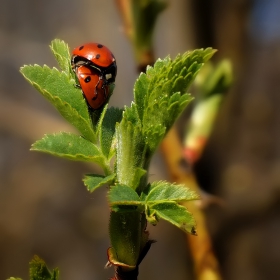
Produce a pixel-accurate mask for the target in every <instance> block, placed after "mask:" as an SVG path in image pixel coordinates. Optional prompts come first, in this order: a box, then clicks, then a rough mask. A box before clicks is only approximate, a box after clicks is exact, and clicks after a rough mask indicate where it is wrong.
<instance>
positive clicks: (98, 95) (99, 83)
mask: <svg viewBox="0 0 280 280" xmlns="http://www.w3.org/2000/svg"><path fill="white" fill-rule="evenodd" d="M75 73H76V76H77V78H78V80H79V83H80V87H81V89H82V91H83V94H84V97H85V99H86V101H87V103H88V105H89V107H90V108H91V109H93V110H97V109H99V108H100V107H101V106H102V105H103V104H105V103H106V101H107V100H108V96H109V86H108V84H107V82H106V81H105V79H104V78H103V77H102V75H100V72H99V71H98V70H96V69H95V68H92V67H89V66H88V65H81V66H79V67H75Z"/></svg>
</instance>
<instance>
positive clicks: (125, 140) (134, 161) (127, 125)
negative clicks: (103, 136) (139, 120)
mask: <svg viewBox="0 0 280 280" xmlns="http://www.w3.org/2000/svg"><path fill="white" fill-rule="evenodd" d="M116 140H117V145H116V173H117V181H118V182H119V183H120V184H122V185H127V186H130V187H131V188H133V189H137V188H138V187H139V185H138V182H139V180H138V179H137V177H138V178H139V175H141V174H142V175H144V173H143V172H142V171H141V169H142V168H144V167H145V163H146V161H145V160H146V154H145V149H146V147H145V142H144V139H143V138H142V134H141V127H140V125H139V124H138V125H135V124H133V123H131V122H130V121H128V120H127V118H126V116H125V115H124V116H123V118H122V121H121V122H120V123H119V124H117V127H116ZM139 168H140V170H139ZM144 169H145V168H144ZM145 174H146V173H145ZM136 179H137V180H136Z"/></svg>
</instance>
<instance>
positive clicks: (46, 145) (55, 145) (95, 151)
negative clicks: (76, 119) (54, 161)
mask: <svg viewBox="0 0 280 280" xmlns="http://www.w3.org/2000/svg"><path fill="white" fill-rule="evenodd" d="M31 150H32V151H40V152H45V153H49V154H52V155H54V156H58V157H63V158H67V159H71V160H78V161H89V162H95V163H96V164H99V165H100V166H101V167H103V168H104V167H106V159H105V158H104V156H103V155H102V153H101V151H100V150H99V148H98V147H97V146H96V145H94V144H93V143H91V142H90V141H88V140H86V139H85V138H83V137H81V136H78V135H76V134H72V133H66V132H61V133H57V134H47V135H45V136H44V138H42V139H41V140H38V141H36V142H35V143H34V144H33V145H32V147H31Z"/></svg>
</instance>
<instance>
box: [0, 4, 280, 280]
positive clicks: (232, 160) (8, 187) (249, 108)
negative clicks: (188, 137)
mask: <svg viewBox="0 0 280 280" xmlns="http://www.w3.org/2000/svg"><path fill="white" fill-rule="evenodd" d="M169 2H170V5H169V8H168V9H167V10H166V11H165V12H164V13H163V14H162V15H161V16H160V18H159V21H158V23H157V26H156V33H155V54H156V57H165V56H166V55H168V54H170V55H171V57H174V56H175V55H176V54H177V53H178V52H181V53H182V52H184V51H186V50H188V49H193V48H197V47H207V46H212V47H214V48H217V49H219V53H218V54H217V55H216V58H215V59H217V60H218V59H220V58H224V57H229V58H231V59H232V61H233V64H234V69H235V84H234V86H233V88H232V90H231V91H230V92H229V94H228V95H227V97H226V100H225V102H224V103H223V106H222V108H221V112H220V114H219V117H218V119H217V123H216V125H215V129H214V132H213V135H212V137H211V139H210V142H209V145H208V146H207V148H206V151H205V153H204V156H203V158H202V160H201V161H200V162H199V163H198V165H197V166H196V172H197V176H198V179H199V181H200V182H201V185H202V187H203V188H204V189H206V190H207V191H209V192H211V193H214V194H216V195H219V196H220V197H221V198H223V199H224V201H225V202H226V206H225V207H224V208H221V207H220V206H218V205H212V206H210V207H209V208H207V209H206V210H205V212H206V215H207V217H208V224H209V229H210V232H211V234H212V236H213V241H214V245H215V251H216V253H217V256H218V259H219V261H220V263H221V269H222V273H223V276H224V279H233V280H235V279H246V280H250V279H252V280H256V279H278V278H279V273H280V266H279V260H280V245H279V234H280V223H279V217H280V211H279V202H280V191H279V187H280V159H279V155H280V148H279V147H280V145H279V143H280V141H279V140H280V127H279V123H280V122H279V120H280V110H279V104H280V94H279V93H280V92H279V89H280V79H279V77H280V75H279V73H280V71H279V70H280V69H279V68H280V66H279V65H280V63H279V62H280V51H279V33H280V29H279V28H278V27H279V22H278V26H277V24H276V26H275V25H273V27H274V29H275V30H276V31H274V33H273V34H274V35H275V36H267V33H266V32H263V30H262V28H261V27H262V25H261V24H262V23H263V22H262V21H254V20H253V19H255V18H254V17H253V16H254V15H258V13H255V11H256V10H254V9H253V8H254V7H255V6H253V5H256V4H258V1H245V0H244V1H241V0H231V1H222V0H220V1H218V0H216V1H202V0H196V1H195V0H194V1H190V0H188V1H184V0H176V1H169ZM259 2H261V1H259ZM264 2H266V1H264ZM268 2H271V3H272V1H268ZM276 2H277V0H276ZM278 2H279V1H278ZM0 7H1V8H0V66H1V67H0V210H1V211H0V279H6V278H8V277H10V276H16V277H22V278H24V279H28V262H29V261H30V259H31V258H32V256H33V255H34V254H38V255H39V256H41V257H42V258H43V259H45V260H46V261H47V263H48V265H49V266H50V267H56V266H57V267H59V268H60V271H61V279H62V280H66V279H67V280H77V279H83V280H87V279H108V277H109V276H111V275H112V271H111V270H110V269H109V270H104V269H103V267H104V265H105V263H106V261H107V259H106V249H107V247H108V246H109V238H108V236H107V224H108V218H109V211H108V209H107V204H106V198H105V193H106V189H103V190H102V189H101V190H98V191H96V192H95V193H94V194H89V193H88V192H87V191H86V189H85V187H84V186H83V184H82V182H81V179H82V176H83V174H84V173H88V172H94V171H96V172H97V170H96V169H95V167H94V166H90V165H86V164H83V163H77V162H68V161H66V160H63V159H59V158H54V157H51V156H49V155H45V154H40V153H35V152H30V151H29V148H30V145H31V144H32V143H33V142H34V141H35V140H36V139H39V138H40V137H42V136H43V135H44V133H51V132H56V131H61V130H65V131H73V128H71V127H70V126H69V125H68V124H67V123H66V122H65V121H64V120H63V119H62V118H61V117H60V115H59V114H58V113H57V112H56V111H55V110H54V109H53V108H52V107H51V105H50V104H49V103H48V102H46V100H44V98H43V97H42V96H41V95H40V94H38V92H36V91H35V89H33V88H32V87H31V86H30V85H29V84H28V83H27V82H26V81H25V80H24V79H23V77H22V76H21V75H20V74H19V71H18V70H19V68H20V67H21V66H22V65H24V64H34V63H37V64H40V65H42V64H48V65H50V66H56V63H55V60H54V58H53V57H52V55H51V53H50V51H49V48H48V45H49V44H50V41H51V40H52V39H54V38H60V39H63V40H65V41H66V42H68V44H69V45H70V48H71V49H72V48H74V47H76V46H77V45H79V44H81V43H85V42H88V41H96V42H100V43H103V44H104V45H106V46H108V47H109V48H110V49H111V50H112V51H113V52H114V54H115V56H116V58H117V63H118V76H117V80H116V90H115V92H114V95H113V97H112V99H111V102H110V104H111V105H113V106H123V105H125V104H126V105H129V104H130V102H131V101H132V88H133V83H134V81H135V78H136V77H137V73H136V67H135V63H134V60H133V54H132V50H131V46H130V44H129V42H128V41H127V39H126V38H125V36H124V34H123V33H122V29H121V19H120V16H119V14H118V11H117V9H116V6H115V3H114V2H113V1H103V0H91V1H90V0H80V1H66V0H60V1H38V0H36V1H35V0H26V1H21V0H9V1H5V0H0ZM278 7H279V6H278ZM265 9H266V8H265V7H262V8H261V9H260V11H261V12H262V13H261V14H264V13H265V12H266V10H265ZM257 11H258V10H257ZM267 14H268V13H266V18H265V19H264V22H268V20H271V19H272V18H273V15H272V16H271V15H267ZM258 24H259V25H258ZM253 31H254V32H253ZM162 161H163V160H162V158H161V156H160V154H158V155H157V156H156V157H155V158H154V160H153V164H152V168H151V180H154V179H168V176H167V175H166V170H165V167H164V164H163V162H162ZM150 232H151V237H152V238H153V239H156V240H157V241H158V242H157V243H156V244H155V245H153V247H152V249H151V250H150V252H149V254H148V256H147V257H146V259H145V260H144V262H143V264H142V265H141V270H140V272H141V273H140V277H139V279H147V280H148V279H161V280H167V279H176V280H181V279H182V280H183V279H194V278H193V275H192V271H191V268H192V263H191V258H190V255H189V252H188V249H187V244H186V240H185V236H184V234H183V233H182V232H181V231H180V230H178V229H176V228H174V227H172V226H171V225H168V224H167V223H165V222H160V223H159V225H158V226H157V227H150Z"/></svg>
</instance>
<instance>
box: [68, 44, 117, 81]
mask: <svg viewBox="0 0 280 280" xmlns="http://www.w3.org/2000/svg"><path fill="white" fill-rule="evenodd" d="M72 54H73V55H72V59H71V64H72V68H73V69H75V68H77V67H79V66H81V65H87V66H90V67H92V68H95V69H96V70H97V71H99V72H100V75H101V76H102V79H105V80H106V83H107V84H111V83H114V82H115V78H116V75H117V64H116V59H115V57H114V55H113V54H112V52H111V51H110V50H109V49H108V48H107V47H105V46H103V45H101V44H98V43H87V44H84V45H81V46H79V47H77V48H75V49H74V50H73V53H72Z"/></svg>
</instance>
